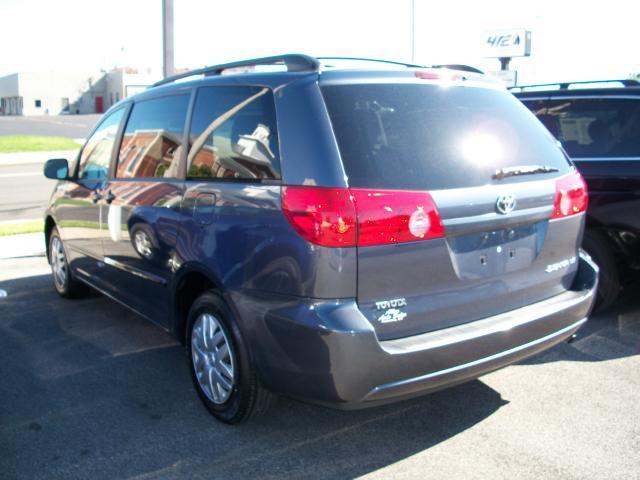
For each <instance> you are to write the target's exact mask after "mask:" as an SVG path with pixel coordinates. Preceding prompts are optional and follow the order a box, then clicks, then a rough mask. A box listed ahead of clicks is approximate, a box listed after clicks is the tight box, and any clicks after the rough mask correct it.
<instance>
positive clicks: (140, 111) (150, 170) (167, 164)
mask: <svg viewBox="0 0 640 480" xmlns="http://www.w3.org/2000/svg"><path fill="white" fill-rule="evenodd" d="M188 105H189V95H171V96H168V97H162V98H156V99H153V100H144V101H141V102H137V103H136V104H135V105H134V106H133V110H132V111H131V115H130V116H129V121H128V122H127V127H126V128H125V131H124V135H123V137H122V143H121V144H120V151H119V154H118V168H117V172H116V177H118V178H150V177H151V178H153V177H164V178H175V177H177V176H178V164H179V162H180V155H181V152H182V134H183V131H184V122H185V119H186V118H187V107H188Z"/></svg>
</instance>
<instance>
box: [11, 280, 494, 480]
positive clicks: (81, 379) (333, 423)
mask: <svg viewBox="0 0 640 480" xmlns="http://www.w3.org/2000/svg"><path fill="white" fill-rule="evenodd" d="M50 282H51V280H50V277H49V276H48V275H40V276H34V277H27V278H22V279H17V280H10V281H5V282H0V288H2V289H5V290H7V292H9V295H8V297H7V298H5V299H3V300H2V303H0V364H1V365H2V375H0V445H2V446H3V447H2V454H1V455H0V471H1V472H3V475H7V478H15V479H19V478H29V479H35V478H46V479H55V478H64V479H68V478H96V479H97V478H145V479H147V478H178V477H180V478H212V477H215V478H217V477H225V478H240V477H242V478H246V477H251V476H260V477H261V478H275V477H278V478H281V477H292V478H299V477H302V476H304V477H306V478H335V477H355V476H358V475H362V474H365V473H367V472H371V471H374V470H378V469H380V468H382V467H384V466H386V465H390V464H393V463H395V462H398V461H400V460H402V459H404V458H407V457H409V456H411V455H413V454H415V453H418V452H420V451H423V450H425V449H428V448H430V447H432V446H434V445H437V444H438V443H440V442H442V441H444V440H446V439H448V438H451V437H453V436H455V435H456V434H458V433H460V432H462V431H464V430H466V429H468V428H470V427H472V426H474V425H476V424H477V423H479V422H481V421H482V420H484V419H486V418H487V417H488V416H490V415H492V414H493V413H494V412H496V411H497V410H498V409H499V408H500V407H501V406H502V405H504V404H505V403H506V402H505V401H504V400H503V399H502V398H501V396H500V394H499V393H498V392H496V391H494V390H492V389H491V388H489V387H488V386H486V385H485V384H483V383H482V382H480V381H473V382H470V383H467V384H465V385H461V386H458V387H456V388H453V389H450V390H446V391H442V392H439V393H435V394H432V395H430V396H426V397H422V398H419V399H414V400H410V401H406V402H402V403H398V404H394V405H389V406H384V407H379V408H374V409H369V410H363V411H356V412H342V411H336V410H330V409H326V408H321V407H316V406H312V405H306V404H303V403H299V402H296V401H293V400H288V399H281V400H280V402H279V404H278V405H277V407H276V408H275V409H274V410H273V411H272V412H270V414H269V415H267V416H265V417H262V418H258V419H255V420H254V421H252V422H251V423H248V424H245V425H242V426H239V427H228V426H225V425H222V424H220V423H217V422H216V421H215V420H214V419H213V418H212V417H210V416H209V414H208V413H206V411H205V409H204V408H203V407H202V406H201V404H200V401H199V400H198V398H197V395H196V393H195V391H194V390H193V387H192V386H191V381H190V378H189V372H188V368H187V363H186V360H185V356H184V353H183V349H182V347H180V346H179V345H178V344H177V343H176V342H175V341H173V340H172V338H171V337H170V336H169V335H167V334H166V333H164V332H163V331H162V330H161V329H159V328H157V327H155V326H153V325H152V324H150V323H148V322H146V321H145V320H143V319H141V318H140V317H138V316H136V315H135V314H133V313H130V312H129V311H127V310H126V309H124V308H123V307H121V306H119V305H118V304H116V303H115V302H112V301H110V300H107V299H106V298H104V297H101V296H98V295H95V296H92V297H91V298H88V299H84V300H78V301H68V300H63V299H61V298H59V297H58V296H57V294H56V293H55V292H54V290H53V287H52V286H51V283H50Z"/></svg>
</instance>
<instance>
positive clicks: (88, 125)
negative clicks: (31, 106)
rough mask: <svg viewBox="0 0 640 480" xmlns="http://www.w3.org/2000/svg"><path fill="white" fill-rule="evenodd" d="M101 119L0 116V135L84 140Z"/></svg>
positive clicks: (92, 117)
mask: <svg viewBox="0 0 640 480" xmlns="http://www.w3.org/2000/svg"><path fill="white" fill-rule="evenodd" d="M100 117H101V115H99V114H91V115H40V116H15V115H14V116H1V115H0V135H51V136H56V137H68V138H84V137H86V136H87V135H89V133H90V132H91V129H92V128H93V126H94V125H95V124H96V122H97V121H98V119H99V118H100Z"/></svg>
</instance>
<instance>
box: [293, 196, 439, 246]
mask: <svg viewBox="0 0 640 480" xmlns="http://www.w3.org/2000/svg"><path fill="white" fill-rule="evenodd" d="M282 211H283V212H284V215H285V217H286V218H287V220H289V223H290V224H291V225H292V226H293V228H294V229H295V230H296V231H297V232H298V233H299V234H300V235H301V236H302V237H303V238H305V239H306V240H308V241H309V242H311V243H315V244H317V245H321V246H324V247H353V246H356V245H359V246H371V245H384V244H391V243H402V242H415V241H419V240H427V239H430V238H437V237H443V236H444V227H443V226H442V220H441V219H440V215H439V214H438V210H437V208H436V205H435V203H434V201H433V199H432V198H431V195H429V194H428V193H426V192H412V191H391V190H367V189H347V188H321V187H283V189H282Z"/></svg>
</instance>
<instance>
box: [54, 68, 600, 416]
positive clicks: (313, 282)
mask: <svg viewBox="0 0 640 480" xmlns="http://www.w3.org/2000/svg"><path fill="white" fill-rule="evenodd" d="M323 62H324V63H320V61H319V60H318V59H316V58H312V57H308V56H304V55H284V56H279V57H270V58H265V59H257V60H250V61H244V62H236V63H232V64H226V65H218V66H213V67H208V68H205V69H201V70H196V71H193V72H190V73H187V74H182V75H178V76H176V77H172V78H169V79H166V80H163V81H161V82H159V83H157V84H156V85H155V86H153V87H152V88H149V89H148V90H146V91H145V92H143V93H140V94H138V95H136V96H134V97H132V98H129V99H126V100H124V101H122V102H120V103H118V104H117V105H115V106H113V107H112V108H111V109H110V110H109V111H108V112H107V113H106V114H105V115H104V116H103V118H102V120H101V121H100V123H99V124H98V126H97V127H96V129H95V130H94V132H93V133H92V134H91V136H90V137H89V138H88V140H87V142H86V145H85V146H84V147H83V149H82V150H81V152H80V154H79V157H78V159H77V161H76V162H75V163H74V164H73V165H68V164H67V162H66V161H65V160H50V161H49V162H48V163H47V164H46V165H45V174H46V176H47V177H49V178H55V179H58V180H59V182H58V184H57V185H56V187H55V190H54V193H53V195H52V197H51V201H50V205H49V208H48V210H47V213H46V223H45V235H46V239H47V246H48V258H49V261H50V263H51V266H52V270H53V280H54V285H55V288H56V289H57V291H58V292H59V293H60V294H61V295H63V296H65V297H73V296H76V295H79V294H81V293H83V290H84V287H85V286H86V285H89V286H91V287H92V288H94V289H96V290H99V291H101V292H104V293H105V294H106V295H108V296H109V297H112V298H114V299H116V300H118V301H119V302H121V303H122V304H124V305H126V306H128V307H129V308H131V309H132V310H134V311H135V312H138V313H139V314H141V315H143V316H145V317H147V318H148V319H150V320H151V321H153V322H155V323H157V324H158V325H160V326H161V327H163V328H165V329H167V330H168V331H170V332H171V333H172V334H173V335H175V336H176V337H177V338H178V339H180V340H181V341H182V342H184V344H185V345H186V350H187V352H188V354H189V359H190V360H189V365H190V369H191V375H192V378H193V381H194V385H195V387H196V390H197V392H198V394H199V396H200V398H201V399H202V401H203V403H204V405H205V406H206V407H207V409H208V410H209V411H210V412H211V413H212V414H213V415H214V416H216V417H217V418H218V419H220V420H222V421H223V422H227V423H236V422H240V421H242V420H245V419H246V418H248V417H249V416H250V415H251V414H252V413H257V412H262V411H264V410H265V409H266V408H267V406H268V405H269V404H270V403H271V401H272V399H273V398H274V394H282V395H288V396H291V397H295V398H300V399H304V400H308V401H312V402H316V403H319V404H322V405H328V406H333V407H337V408H343V409H349V408H362V407H367V406H373V405H379V404H382V403H387V402H392V401H396V400H400V399H404V398H409V397H413V396H416V395H422V394H424V393H427V392H430V391H434V390H437V389H441V388H444V387H447V386H450V385H454V384H458V383H461V382H464V381H466V380H470V379H473V378H477V377H478V376H480V375H483V374H485V373H487V372H490V371H492V370H496V369H498V368H500V367H503V366H506V365H508V364H511V363H513V362H515V361H518V360H520V359H522V358H525V357H528V356H531V355H534V354H536V353H538V352H540V351H542V350H544V349H547V348H549V347H551V346H552V345H555V344H557V343H558V342H561V341H563V340H566V339H568V338H570V337H571V336H572V335H573V334H574V333H575V332H576V330H577V329H578V328H579V327H580V326H581V325H583V324H584V322H585V321H586V319H587V316H588V314H589V311H590V308H591V306H592V303H593V298H594V289H595V288H596V284H597V268H596V267H595V266H594V264H593V263H591V262H590V260H589V259H588V258H587V257H586V256H584V255H582V254H581V253H579V249H578V247H579V245H580V241H581V234H582V229H583V226H584V220H585V214H584V211H585V210H586V207H587V191H586V189H585V186H584V182H583V180H582V178H581V176H580V174H579V173H578V172H577V171H576V170H575V168H574V167H573V165H572V164H571V163H570V161H569V160H568V158H566V156H565V155H564V154H563V152H562V151H561V149H560V148H558V146H557V145H556V142H555V140H554V139H553V138H552V136H551V135H549V133H548V132H547V131H546V130H545V129H544V128H543V127H542V126H541V125H540V123H539V122H538V121H536V119H535V117H534V116H533V115H532V114H531V113H530V112H529V111H528V110H527V109H526V108H525V107H524V106H522V104H521V103H520V102H518V101H517V100H516V99H515V98H514V97H513V96H512V95H511V94H509V93H508V91H507V90H506V89H505V88H504V87H503V86H501V85H499V84H498V83H496V82H495V81H493V80H490V79H489V78H487V77H485V76H484V75H482V74H480V73H475V72H473V71H468V70H471V69H469V68H467V69H466V70H456V69H452V68H443V67H434V68H427V67H416V66H411V65H401V64H394V63H388V62H382V61H378V62H371V61H369V62H368V63H367V62H358V61H353V65H350V66H343V67H342V68H340V67H337V66H334V67H332V66H331V65H335V64H337V63H339V62H336V61H334V60H326V59H325V60H323ZM372 63H373V64H375V65H377V67H375V68H373V67H372ZM356 64H360V65H361V66H360V67H357V66H356ZM365 65H366V67H368V68H362V67H363V66H365ZM265 69H266V70H268V71H263V70H265ZM192 76H199V77H200V78H196V79H191V80H189V78H188V77H192ZM177 80H181V81H177Z"/></svg>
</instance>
